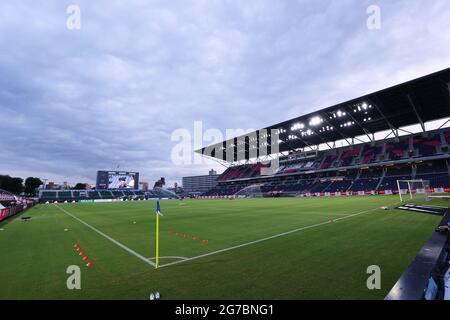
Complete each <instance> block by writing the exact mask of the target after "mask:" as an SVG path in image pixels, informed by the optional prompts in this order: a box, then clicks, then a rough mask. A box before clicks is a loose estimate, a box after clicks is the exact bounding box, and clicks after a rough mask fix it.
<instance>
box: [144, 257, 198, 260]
mask: <svg viewBox="0 0 450 320" xmlns="http://www.w3.org/2000/svg"><path fill="white" fill-rule="evenodd" d="M155 259H156V257H151V258H148V260H155ZM159 259H178V260H187V259H189V258H186V257H179V256H163V257H159Z"/></svg>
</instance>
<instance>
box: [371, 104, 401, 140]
mask: <svg viewBox="0 0 450 320" xmlns="http://www.w3.org/2000/svg"><path fill="white" fill-rule="evenodd" d="M374 97H375V99H376V100H377V101H376V103H374V102H373V101H372V99H367V100H368V101H369V102H370V104H371V105H372V106H373V107H374V108H375V109H376V110H377V111H378V113H379V114H380V116H381V117H382V118H383V120H384V121H386V123H387V125H388V126H389V128H390V129H391V131H392V133H393V134H394V135H395V136H396V137H397V138H398V132H397V130H396V129H395V127H394V126H393V125H392V123H391V122H390V121H389V120H388V119H387V118H386V116H385V115H384V113H383V112H382V111H381V109H380V108H379V107H378V104H380V105H381V102H380V101H379V99H378V98H377V97H376V96H374Z"/></svg>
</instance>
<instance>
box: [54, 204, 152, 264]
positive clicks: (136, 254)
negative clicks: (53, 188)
mask: <svg viewBox="0 0 450 320" xmlns="http://www.w3.org/2000/svg"><path fill="white" fill-rule="evenodd" d="M55 206H56V207H57V208H58V209H59V210H61V211H62V212H64V213H65V214H67V215H68V216H70V217H72V218H73V219H75V220H77V221H78V222H80V223H82V224H84V225H85V226H86V227H88V228H90V229H91V230H93V231H95V232H97V233H98V234H99V235H101V236H102V237H104V238H106V239H108V240H109V241H111V242H112V243H114V244H115V245H117V246H119V247H121V248H122V249H124V250H125V251H127V252H129V253H131V254H132V255H134V256H136V257H138V258H139V259H141V260H142V261H144V262H145V263H148V264H149V265H151V266H152V267H154V268H156V263H154V262H152V261H150V260H148V259H147V258H145V257H144V256H142V255H140V254H139V253H137V252H136V251H134V250H132V249H130V248H128V247H127V246H125V245H124V244H122V243H120V242H119V241H117V240H115V239H113V238H111V237H110V236H108V235H107V234H105V233H103V232H101V231H100V230H98V229H97V228H95V227H93V226H91V225H90V224H88V223H86V222H84V221H83V220H81V219H80V218H78V217H76V216H74V215H73V214H71V213H70V212H68V211H67V210H65V209H63V208H61V207H60V206H58V205H57V204H55Z"/></svg>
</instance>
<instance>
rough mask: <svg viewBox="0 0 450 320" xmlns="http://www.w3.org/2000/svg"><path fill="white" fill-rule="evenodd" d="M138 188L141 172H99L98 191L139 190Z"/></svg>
mask: <svg viewBox="0 0 450 320" xmlns="http://www.w3.org/2000/svg"><path fill="white" fill-rule="evenodd" d="M138 187H139V172H123V171H98V172H97V189H138Z"/></svg>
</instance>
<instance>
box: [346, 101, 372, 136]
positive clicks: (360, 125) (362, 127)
mask: <svg viewBox="0 0 450 320" xmlns="http://www.w3.org/2000/svg"><path fill="white" fill-rule="evenodd" d="M344 110H345V112H347V114H348V115H349V116H350V118H352V120H353V121H355V123H356V124H357V125H358V126H359V127H360V128H361V129H362V130H363V131H364V132H365V134H366V136H367V138H369V140H370V142H373V141H374V139H372V138H371V137H370V135H371V134H372V135H373V133H372V132H370V131H369V130H367V129H366V128H365V127H364V126H363V125H362V124H361V123H360V122H359V121H358V120H356V118H355V117H354V116H352V112H351V110H350V111H349V110H348V109H347V108H346V106H344Z"/></svg>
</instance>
